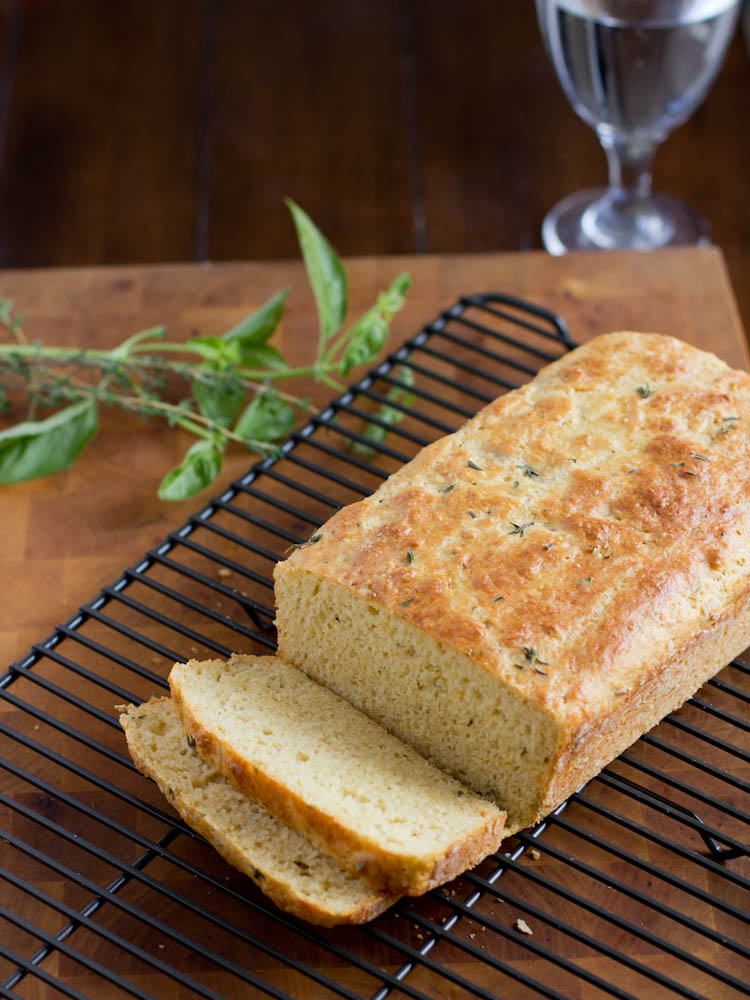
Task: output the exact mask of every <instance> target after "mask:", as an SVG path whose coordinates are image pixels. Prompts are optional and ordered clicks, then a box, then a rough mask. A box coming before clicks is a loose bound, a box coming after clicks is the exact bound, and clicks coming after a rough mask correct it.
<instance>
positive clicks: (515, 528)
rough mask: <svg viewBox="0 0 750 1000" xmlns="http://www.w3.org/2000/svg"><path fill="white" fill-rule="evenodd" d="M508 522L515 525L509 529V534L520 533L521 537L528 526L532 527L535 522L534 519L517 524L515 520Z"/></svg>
mask: <svg viewBox="0 0 750 1000" xmlns="http://www.w3.org/2000/svg"><path fill="white" fill-rule="evenodd" d="M508 523H509V524H511V525H513V530H512V531H509V532H508V534H509V535H518V536H519V537H521V538H523V533H524V531H526V529H527V528H530V527H531V526H532V525H533V524H534V522H533V521H527V522H526V523H525V524H516V522H515V521H509V522H508Z"/></svg>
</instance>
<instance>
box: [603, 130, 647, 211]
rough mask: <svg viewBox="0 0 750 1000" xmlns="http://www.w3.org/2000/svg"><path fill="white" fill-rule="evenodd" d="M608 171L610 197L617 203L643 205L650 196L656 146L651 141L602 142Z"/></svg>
mask: <svg viewBox="0 0 750 1000" xmlns="http://www.w3.org/2000/svg"><path fill="white" fill-rule="evenodd" d="M602 145H603V146H604V151H605V153H606V154H607V166H608V168H609V194H610V195H611V196H613V197H614V198H615V199H616V200H618V201H641V200H643V199H645V198H648V197H649V196H650V194H651V163H652V162H653V159H654V152H655V151H656V144H655V143H653V142H650V141H648V140H647V141H645V142H632V141H630V142H628V141H625V140H617V139H609V138H608V140H607V141H602Z"/></svg>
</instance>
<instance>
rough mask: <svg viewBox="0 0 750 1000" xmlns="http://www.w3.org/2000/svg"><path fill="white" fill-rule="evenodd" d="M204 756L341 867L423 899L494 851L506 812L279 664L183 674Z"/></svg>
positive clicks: (176, 689)
mask: <svg viewBox="0 0 750 1000" xmlns="http://www.w3.org/2000/svg"><path fill="white" fill-rule="evenodd" d="M169 683H170V686H171V689H172V698H173V700H174V704H175V708H176V710H177V712H178V713H179V714H180V715H181V717H182V721H183V724H184V727H185V731H186V733H188V734H189V735H190V737H191V738H192V739H194V740H195V742H196V746H197V749H198V752H199V753H200V754H201V755H202V756H203V757H204V758H205V759H207V760H209V761H210V762H211V763H212V764H214V765H215V766H216V767H217V768H219V770H220V771H221V772H222V773H223V774H225V775H226V776H227V777H229V778H230V779H231V780H232V782H233V783H234V784H235V785H236V787H237V788H238V789H240V790H241V791H242V792H245V793H247V794H250V795H252V796H253V797H254V798H257V799H258V800H259V801H261V802H262V803H263V804H264V805H265V806H267V808H268V809H269V810H270V812H272V813H273V814H274V815H276V816H278V817H279V818H280V819H282V820H283V821H284V822H286V823H288V824H289V825H290V826H292V827H294V829H296V830H298V831H299V832H300V833H302V834H304V835H305V836H307V837H309V838H310V840H311V841H312V842H313V843H314V844H315V845H316V846H317V847H319V848H320V849H321V850H324V851H326V852H328V853H330V854H333V855H334V856H335V857H336V858H337V859H338V861H339V862H340V864H341V865H342V867H344V868H346V869H347V870H348V871H350V872H354V873H356V874H359V875H360V876H361V877H362V878H363V879H364V880H365V881H366V882H368V883H369V884H370V885H373V886H374V887H375V888H377V889H380V890H382V891H388V892H394V893H405V894H408V895H418V894H419V893H422V892H425V891H426V890H427V889H430V888H432V887H434V886H436V885H440V884H442V883H443V882H447V881H449V880H450V879H452V878H454V877H455V876H456V875H458V874H460V873H461V872H463V871H465V870H466V869H467V868H470V867H472V866H473V865H475V864H477V863H478V862H479V861H481V860H482V858H484V857H486V856H487V855H488V854H490V853H491V852H492V851H494V850H495V849H496V848H497V847H498V845H499V844H500V842H501V840H502V837H503V824H504V820H505V813H503V812H501V811H500V810H499V809H498V808H497V806H495V805H494V804H493V803H491V802H488V801H486V800H485V799H483V798H481V797H480V796H478V795H476V794H475V793H474V792H471V791H469V790H468V789H467V788H465V787H464V786H463V785H461V784H460V783H459V782H458V781H456V780H455V779H453V778H450V777H448V776H447V775H446V774H444V773H443V772H442V771H440V770H438V769H437V768H436V767H434V766H433V765H432V764H430V763H428V762H427V761H426V760H424V758H422V757H420V756H419V754H417V753H416V752H415V751H414V750H412V749H411V748H410V747H408V746H406V744H404V743H402V742H401V741H400V740H398V739H396V737H395V736H391V734H390V733H388V732H386V730H384V729H383V728H382V727H381V726H379V725H378V724H377V723H376V722H373V721H372V720H371V719H369V718H368V717H367V716H366V715H363V714H362V712H360V711H358V710H357V709H356V708H353V707H352V706H351V705H350V704H349V703H348V702H347V701H344V700H343V698H340V697H339V696H338V695H336V694H334V693H333V692H332V691H329V690H328V689H327V688H325V687H322V686H321V685H320V684H317V683H316V682H315V681H313V680H311V679H310V678H309V677H307V675H306V674H304V673H302V671H300V670H297V669H296V667H292V666H289V665H288V664H286V663H284V662H282V661H281V660H278V659H276V658H275V657H271V656H263V657H254V656H239V655H235V656H233V657H232V658H231V659H230V660H229V662H228V663H224V662H222V661H219V660H209V661H206V662H204V663H199V662H197V661H195V660H191V661H190V663H187V664H176V665H175V666H174V667H173V668H172V672H171V673H170V676H169Z"/></svg>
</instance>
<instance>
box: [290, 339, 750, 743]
mask: <svg viewBox="0 0 750 1000" xmlns="http://www.w3.org/2000/svg"><path fill="white" fill-rule="evenodd" d="M748 426H750V377H748V375H747V374H745V373H743V372H736V371H733V370H731V369H729V368H728V367H727V366H726V365H725V364H724V363H723V362H721V361H720V360H719V359H717V358H715V357H714V356H713V355H710V354H706V353H705V352H702V351H698V350H696V349H695V348H692V347H689V346H688V345H686V344H683V343H682V342H680V341H677V340H675V339H673V338H670V337H661V336H658V335H656V334H632V333H620V334H610V335H608V336H605V337H599V338H597V339H595V340H594V341H591V342H590V343H589V344H587V345H586V346H584V347H582V348H579V349H578V350H576V351H574V352H572V353H571V354H569V355H567V356H566V357H564V358H562V359H560V360H559V361H558V362H556V363H554V364H552V365H550V366H549V367H548V368H546V369H544V370H543V371H542V372H541V373H540V375H539V376H538V377H537V378H536V379H535V380H534V381H533V382H532V383H530V384H529V385H528V386H525V387H523V388H522V389H520V390H517V391H516V392H511V393H508V394H507V395H505V396H502V397H500V398H499V399H497V400H495V401H494V402H493V403H491V404H490V405H489V406H487V407H486V408H485V409H484V410H482V411H481V412H480V413H479V414H478V415H477V417H475V418H474V419H473V420H471V421H469V423H468V424H466V425H465V426H464V427H463V428H461V430H460V431H458V432H457V433H456V434H454V435H451V436H449V437H447V438H443V439H441V440H440V441H437V442H435V443H434V444H432V445H430V446H429V447H427V448H425V449H424V450H423V451H422V452H421V453H420V454H419V455H418V456H417V457H416V458H415V459H414V460H413V461H412V462H410V463H409V464H408V465H407V466H405V467H404V468H403V469H402V470H400V471H399V472H397V473H396V474H395V475H393V476H392V477H391V478H390V479H389V480H388V481H387V482H386V483H385V484H384V485H383V486H382V487H381V488H380V489H379V490H378V491H377V493H376V494H374V495H373V496H372V497H369V498H367V499H366V500H363V501H361V502H359V503H356V504H353V505H351V506H349V507H346V508H344V509H343V510H341V511H340V512H339V513H337V514H336V515H335V516H334V517H333V518H331V520H330V521H329V522H328V523H327V524H326V525H324V527H323V528H322V529H321V530H320V531H318V532H316V536H315V537H319V540H318V541H317V542H315V543H314V544H309V543H308V544H307V545H305V546H303V547H301V548H300V549H298V550H297V551H296V552H294V553H293V555H292V556H291V557H290V558H289V559H288V560H287V561H286V562H285V563H282V564H280V565H279V566H278V567H277V578H278V577H282V576H283V575H284V574H285V573H291V572H295V571H297V570H308V571H310V572H312V573H314V574H315V575H317V576H322V577H324V578H326V579H330V580H332V581H335V582H337V583H339V584H341V585H343V586H345V587H347V588H349V589H351V590H352V591H354V592H356V593H357V594H358V595H360V596H361V597H363V598H366V599H368V600H369V601H372V602H373V603H376V604H379V605H381V606H382V607H384V608H386V609H387V610H389V611H390V612H392V613H393V614H395V615H398V616H400V617H402V618H404V619H406V620H407V621H409V622H411V623H412V624H413V625H415V626H416V627H417V628H420V629H422V630H424V631H425V632H428V633H430V634H431V635H433V636H435V637H437V638H438V639H439V640H440V641H442V642H443V643H445V644H446V645H447V646H450V647H453V648H454V649H456V650H458V651H459V652H462V653H464V654H466V655H468V656H469V657H471V658H472V659H473V660H474V661H475V662H477V663H479V664H481V665H482V666H483V667H484V668H485V669H486V670H487V671H489V672H490V673H493V674H496V675H497V676H498V677H500V678H502V680H503V681H504V682H505V683H506V684H508V685H510V686H512V687H513V688H515V689H516V690H519V691H520V692H522V693H523V695H524V696H526V697H528V698H530V699H532V700H533V701H535V702H537V703H538V704H540V705H542V706H544V707H545V708H546V709H547V710H548V711H549V712H550V713H551V714H554V715H555V716H556V717H557V718H558V719H559V720H560V721H561V722H562V723H563V724H564V725H565V727H566V728H567V729H569V730H570V731H573V730H574V729H576V728H577V727H579V726H581V725H583V724H584V723H585V721H586V720H587V719H591V718H594V717H597V716H598V715H599V714H600V713H601V712H602V710H608V709H610V708H615V707H616V701H615V698H616V696H615V692H616V691H619V690H626V691H630V690H632V689H633V688H635V687H637V686H638V684H639V683H640V677H641V674H642V671H643V668H644V664H646V665H647V664H649V663H658V662H661V661H662V660H664V659H665V657H667V656H668V655H669V653H670V651H671V649H672V648H674V645H675V644H677V645H678V646H679V645H682V644H684V643H686V642H688V641H689V638H690V636H691V635H692V634H693V633H694V632H695V631H696V630H697V629H700V628H701V627H703V625H704V624H705V622H706V620H707V617H708V615H709V614H710V613H711V612H712V611H714V610H717V609H722V608H724V607H725V606H726V605H727V604H728V603H731V600H732V599H733V598H732V594H733V593H734V592H735V591H736V590H738V589H741V586H742V580H743V579H744V575H745V571H744V569H743V568H742V566H741V565H740V564H741V563H742V562H743V561H744V559H745V557H746V556H747V555H748V554H749V553H750V541H749V539H750V503H749V502H748V500H750V447H749V446H748V440H749V439H748ZM474 466H479V468H478V469H477V468H475V467H474ZM524 650H534V651H535V652H534V654H533V657H534V658H533V662H532V659H531V656H530V655H529V654H527V653H525V652H524ZM541 661H544V663H543V664H542V663H541Z"/></svg>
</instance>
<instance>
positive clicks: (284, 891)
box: [118, 698, 397, 927]
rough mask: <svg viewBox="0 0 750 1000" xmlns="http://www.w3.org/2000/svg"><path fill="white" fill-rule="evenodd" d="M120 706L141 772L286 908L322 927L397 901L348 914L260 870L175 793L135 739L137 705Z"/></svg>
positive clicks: (373, 902)
mask: <svg viewBox="0 0 750 1000" xmlns="http://www.w3.org/2000/svg"><path fill="white" fill-rule="evenodd" d="M152 701H155V702H158V703H168V702H169V699H168V698H160V699H152ZM118 708H122V709H124V711H123V712H122V714H121V715H120V725H121V726H122V728H123V730H124V732H125V736H126V738H127V740H128V750H129V752H130V756H131V757H132V759H133V763H134V764H135V766H136V767H137V768H138V770H139V771H140V772H141V774H144V775H145V776H146V777H147V778H151V779H152V780H153V781H155V782H156V784H157V785H158V787H159V790H160V791H161V793H162V795H164V797H165V799H166V800H167V801H168V802H169V804H170V805H171V806H172V807H173V808H174V809H176V810H177V812H178V813H179V815H180V816H181V817H182V818H183V819H184V820H185V822H186V823H187V824H188V825H189V826H190V827H192V829H193V830H195V831H196V832H197V833H200V834H201V836H203V837H204V838H205V839H206V840H207V841H208V842H209V843H210V844H211V846H212V847H214V848H215V850H216V851H217V852H218V853H219V854H220V855H221V856H222V857H223V858H224V859H225V860H226V861H227V862H229V864H230V865H232V866H233V867H234V868H237V869H238V870H239V871H241V872H242V873H243V874H245V875H247V876H248V878H250V879H251V880H252V881H253V882H254V883H255V885H257V886H258V888H259V889H260V890H261V891H262V892H263V893H264V894H265V895H266V896H268V897H269V898H270V899H272V900H273V902H274V903H276V905H277V906H279V907H280V908H281V909H282V910H285V911H286V912H287V913H291V914H292V915H293V916H295V917H299V918H300V919H302V920H307V921H308V922H309V923H312V924H317V925H318V926H322V927H334V926H336V925H338V924H342V923H350V924H361V923H366V922H367V921H369V920H373V919H374V918H375V917H377V916H378V915H379V914H380V913H383V912H384V911H385V910H387V909H388V907H389V906H391V905H392V904H393V903H394V902H395V901H396V898H397V897H396V896H394V895H382V894H381V895H376V894H373V896H372V898H371V899H370V900H368V901H367V902H366V903H364V904H363V905H361V906H360V907H358V908H357V909H354V910H350V911H349V912H348V913H333V912H331V911H330V910H328V909H326V908H325V907H323V906H321V905H319V904H317V903H315V902H314V901H313V900H310V899H305V898H304V897H303V896H301V895H299V894H298V893H297V892H295V891H294V890H293V889H292V888H291V887H290V886H289V884H288V883H286V882H284V881H282V880H280V879H278V878H275V877H274V876H273V874H271V873H269V872H268V871H261V870H260V869H258V868H257V867H256V866H255V865H253V864H251V863H250V862H249V860H248V858H247V857H246V855H245V854H244V853H243V852H242V851H240V850H238V849H237V848H236V847H235V846H234V845H233V844H232V843H231V842H230V841H229V840H228V839H227V838H226V837H224V836H222V835H221V833H220V832H218V831H217V829H216V827H215V826H214V825H213V824H211V822H210V821H209V820H208V819H207V817H206V815H205V813H204V812H203V811H202V810H201V809H199V808H195V807H194V806H192V805H191V804H190V803H188V802H186V801H185V800H184V799H183V798H182V797H181V796H179V795H175V794H174V791H173V789H172V788H171V786H169V785H168V784H167V783H166V782H165V781H164V780H163V778H162V776H161V775H160V774H159V773H158V772H157V771H155V770H154V769H153V768H152V767H151V766H150V764H149V762H148V760H147V759H146V758H145V756H143V755H142V754H141V753H140V752H139V749H138V742H137V740H134V739H132V738H131V735H130V725H131V722H132V719H131V714H130V710H133V711H137V709H136V708H135V706H118Z"/></svg>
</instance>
